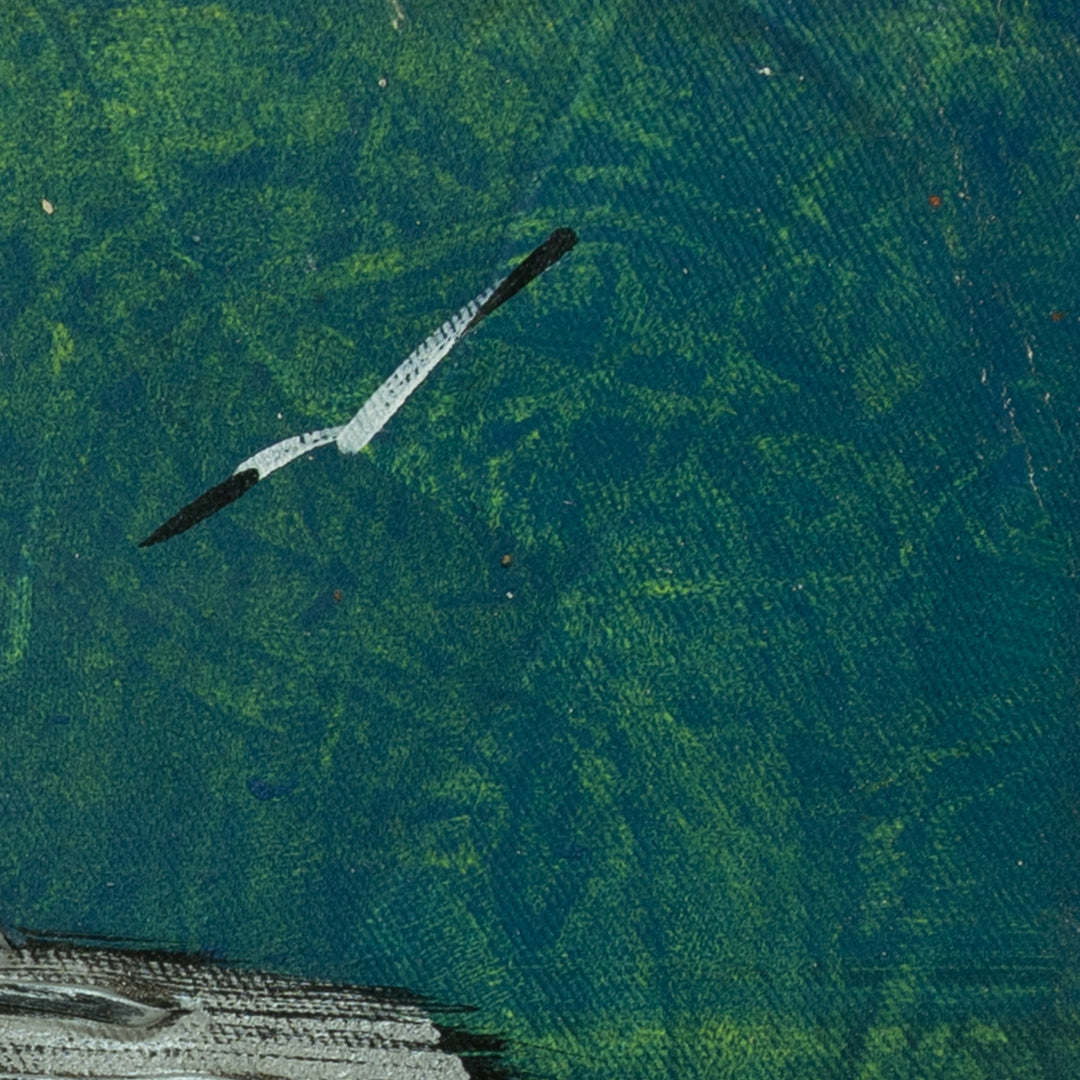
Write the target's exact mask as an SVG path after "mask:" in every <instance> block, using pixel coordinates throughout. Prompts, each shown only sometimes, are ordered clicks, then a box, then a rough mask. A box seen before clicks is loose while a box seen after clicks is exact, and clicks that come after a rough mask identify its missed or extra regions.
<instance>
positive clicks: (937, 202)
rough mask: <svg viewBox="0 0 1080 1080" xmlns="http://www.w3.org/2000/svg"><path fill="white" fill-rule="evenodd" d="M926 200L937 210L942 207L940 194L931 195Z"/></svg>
mask: <svg viewBox="0 0 1080 1080" xmlns="http://www.w3.org/2000/svg"><path fill="white" fill-rule="evenodd" d="M926 201H927V202H928V203H929V204H930V205H931V207H933V209H935V210H937V209H939V208H940V207H941V196H940V195H931V196H930V197H929V198H928V199H927V200H926Z"/></svg>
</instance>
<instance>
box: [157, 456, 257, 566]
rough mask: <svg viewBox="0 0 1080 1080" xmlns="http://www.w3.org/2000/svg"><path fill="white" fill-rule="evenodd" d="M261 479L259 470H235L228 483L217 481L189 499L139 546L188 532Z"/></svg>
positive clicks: (159, 541) (158, 542)
mask: <svg viewBox="0 0 1080 1080" xmlns="http://www.w3.org/2000/svg"><path fill="white" fill-rule="evenodd" d="M258 482H259V470H258V469H245V470H244V471H243V472H238V473H233V474H232V476H230V477H229V479H228V480H226V481H224V483H221V484H217V485H216V486H214V487H212V488H211V489H210V490H209V491H204V492H203V493H202V494H201V495H200V496H199V497H198V498H197V499H195V500H194V501H193V502H189V503H188V504H187V506H185V507H184V509H183V510H181V511H180V512H179V513H178V514H174V515H173V516H172V517H171V518H169V520H168V521H166V522H165V524H164V525H161V526H160V527H158V528H157V529H155V530H154V531H153V532H152V533H151V534H150V535H149V536H148V537H147V538H146V539H145V540H140V541H139V545H138V546H139V547H141V548H144V547H150V546H151V545H152V544H160V543H161V542H162V541H164V540H169V539H171V538H172V537H174V536H177V535H179V534H180V533H182V532H187V530H188V529H190V528H191V527H192V525H198V524H199V522H200V521H202V520H203V519H204V518H208V517H209V516H210V515H211V514H216V513H217V512H218V511H219V510H220V509H221V508H222V507H223V506H228V505H229V503H231V502H235V501H236V500H237V499H239V498H240V496H241V495H243V494H244V493H245V492H246V491H250V490H251V488H253V487H254V486H255V485H256V484H257V483H258Z"/></svg>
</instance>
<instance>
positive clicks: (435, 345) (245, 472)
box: [139, 229, 577, 547]
mask: <svg viewBox="0 0 1080 1080" xmlns="http://www.w3.org/2000/svg"><path fill="white" fill-rule="evenodd" d="M576 243H577V236H576V235H575V234H574V231H573V229H556V230H555V231H554V232H553V233H552V234H551V235H550V236H549V237H548V238H547V239H546V240H545V241H544V242H543V243H542V244H541V245H540V246H539V247H538V248H536V250H535V251H533V252H532V253H530V254H529V255H528V256H527V257H526V258H525V259H524V260H523V261H522V262H521V263H519V264H518V265H517V266H516V267H514V269H513V270H511V271H510V273H509V274H508V275H507V276H506V277H504V278H503V279H502V280H501V281H498V282H496V284H494V285H493V286H491V288H489V289H485V290H484V291H483V292H482V293H480V295H479V296H477V297H475V298H474V299H472V300H470V301H469V302H468V303H467V304H466V305H465V306H464V307H463V308H462V309H461V310H460V311H459V312H458V313H457V314H456V315H455V316H454V317H453V318H452V319H450V320H449V321H448V322H445V323H443V324H442V326H440V327H439V328H438V329H437V330H436V331H435V332H434V333H433V334H431V335H430V336H429V337H428V338H427V340H426V341H425V342H424V343H423V344H422V345H418V346H417V347H416V348H415V349H414V350H413V351H412V352H411V353H410V354H409V355H408V356H407V357H406V358H405V359H404V360H403V361H402V362H401V363H400V364H399V365H398V366H397V368H396V369H395V371H394V373H393V374H392V375H391V376H390V377H389V378H388V379H387V380H386V381H385V382H384V383H383V384H382V386H380V387H379V388H378V390H376V391H375V393H374V394H372V395H371V397H370V398H368V400H367V401H365V402H364V404H363V406H362V407H361V408H360V411H359V412H358V413H357V414H356V415H355V416H354V417H353V418H352V419H351V420H350V421H349V422H348V423H347V424H343V425H341V426H339V427H330V428H323V429H322V430H320V431H309V432H307V433H306V434H304V435H292V436H290V437H289V438H288V439H283V440H282V441H281V442H278V443H274V445H273V446H268V447H267V448H266V449H265V450H260V451H259V452H258V453H257V454H254V455H252V456H251V457H249V458H248V459H247V460H246V461H242V462H241V463H240V464H239V465H237V467H236V469H235V470H234V472H233V474H232V476H230V477H229V479H228V480H226V481H224V482H223V483H220V484H217V485H216V486H214V487H212V488H211V489H210V490H209V491H204V492H203V493H202V494H201V495H200V496H199V497H198V498H197V499H195V500H194V501H192V502H190V503H188V504H187V506H185V507H184V508H183V509H182V510H181V511H180V512H179V513H178V514H174V515H173V516H172V517H171V518H169V520H168V521H166V522H165V524H164V525H162V526H160V527H159V528H157V529H155V530H154V531H153V532H152V533H151V534H150V535H149V536H148V537H147V538H146V539H145V540H142V541H140V543H139V547H149V546H150V545H151V544H160V543H161V542H162V541H163V540H168V539H170V538H171V537H173V536H177V535H178V534H179V533H182V532H186V531H187V530H188V529H190V528H191V527H192V526H193V525H197V524H198V523H199V522H200V521H202V520H203V519H204V518H208V517H210V515H211V514H216V513H217V512H218V511H219V510H220V509H221V508H222V507H223V506H228V505H229V503H231V502H234V501H235V500H236V499H239V498H240V496H241V495H243V494H244V493H245V492H246V491H250V490H251V488H253V487H254V486H255V485H256V484H257V483H258V482H259V481H260V480H262V479H263V478H264V477H266V476H269V475H270V473H272V472H274V471H275V470H276V469H280V468H281V467H282V466H283V465H288V464H289V462H290V461H295V460H296V459H297V458H298V457H301V456H303V455H304V454H307V453H310V452H311V451H312V450H315V449H317V448H318V447H320V446H326V445H327V444H328V443H336V444H337V447H338V449H339V450H340V451H341V452H342V453H343V454H355V453H356V452H357V451H358V450H360V449H361V448H362V447H364V446H366V445H367V444H368V443H369V442H370V441H371V440H372V439H373V438H374V437H375V435H377V434H378V433H379V431H381V430H382V428H383V427H384V426H385V425H386V423H387V421H388V420H389V419H390V417H392V416H393V415H394V413H396V412H397V411H398V409H400V408H401V406H402V405H403V404H404V403H405V400H406V398H408V396H409V395H410V394H411V393H412V392H413V391H414V390H415V389H416V388H417V387H418V386H419V385H420V383H422V382H423V381H424V379H426V378H427V376H428V375H430V374H431V372H432V371H433V370H434V369H435V366H436V365H437V364H438V363H439V361H440V360H442V359H443V357H445V356H446V355H447V353H449V352H450V350H451V349H452V348H453V347H454V346H455V345H456V344H457V343H458V342H459V341H460V340H461V339H462V338H463V337H464V336H465V335H466V334H467V333H469V331H470V330H473V329H475V327H477V326H478V325H479V324H480V323H481V322H482V321H483V320H484V319H486V318H487V317H488V316H489V315H490V314H491V313H492V312H493V311H495V310H496V309H497V308H499V307H501V306H502V305H503V304H505V303H506V301H507V300H509V299H510V297H512V296H513V295H514V294H515V293H518V292H520V291H521V290H522V289H524V288H525V286H526V285H528V284H529V282H530V281H532V280H533V279H534V278H537V277H539V276H540V275H541V274H542V273H543V272H544V271H545V270H547V269H548V267H550V266H553V265H554V264H555V263H557V262H558V261H559V259H561V258H562V257H563V256H564V255H565V254H566V253H567V252H568V251H569V250H570V249H571V248H572V247H573V246H574V245H575V244H576Z"/></svg>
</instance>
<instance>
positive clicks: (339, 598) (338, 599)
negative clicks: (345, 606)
mask: <svg viewBox="0 0 1080 1080" xmlns="http://www.w3.org/2000/svg"><path fill="white" fill-rule="evenodd" d="M330 595H331V596H333V598H334V603H335V604H340V603H341V601H342V600H343V599H344V597H345V594H344V593H343V592H342V591H341V590H340V589H335V590H334V591H333V592H332V593H331V594H330Z"/></svg>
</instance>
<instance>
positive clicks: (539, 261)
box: [466, 228, 578, 330]
mask: <svg viewBox="0 0 1080 1080" xmlns="http://www.w3.org/2000/svg"><path fill="white" fill-rule="evenodd" d="M577 241H578V238H577V234H576V233H575V232H574V230H573V229H565V228H563V229H556V230H555V231H554V232H553V233H552V234H551V235H550V236H549V237H548V238H547V239H546V240H545V241H544V242H543V243H542V244H541V245H540V246H539V247H538V248H537V249H536V250H535V251H534V252H532V254H531V255H529V256H527V257H526V258H525V260H524V261H523V262H521V263H518V265H517V266H515V267H514V269H513V270H511V271H510V273H509V274H508V275H507V277H505V278H504V279H503V280H502V281H501V282H499V284H498V286H497V287H496V289H495V291H494V292H493V293H492V294H491V295H490V296H489V297H488V298H487V300H485V301H484V303H483V304H482V305H481V306H480V310H479V311H478V312H477V313H476V314H475V315H474V316H473V317H472V319H470V320H469V325H468V326H467V327H466V330H472V329H473V327H474V326H476V325H477V323H479V322H480V321H481V319H486V318H487V317H488V316H489V315H490V314H491V313H492V312H493V311H494V310H495V309H496V308H499V307H502V305H503V304H505V303H506V301H507V300H509V299H510V297H511V296H513V295H514V294H515V293H519V292H521V290H522V289H524V288H525V286H526V285H528V284H529V282H530V281H532V280H533V279H534V278H538V277H539V276H540V275H541V274H542V273H543V272H544V271H545V270H547V269H548V267H550V266H554V265H555V264H556V263H557V262H558V261H559V260H560V259H561V258H562V257H563V256H564V255H565V254H566V253H567V252H568V251H569V250H570V249H571V248H572V247H573V246H574V245H575V244H576V243H577Z"/></svg>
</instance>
